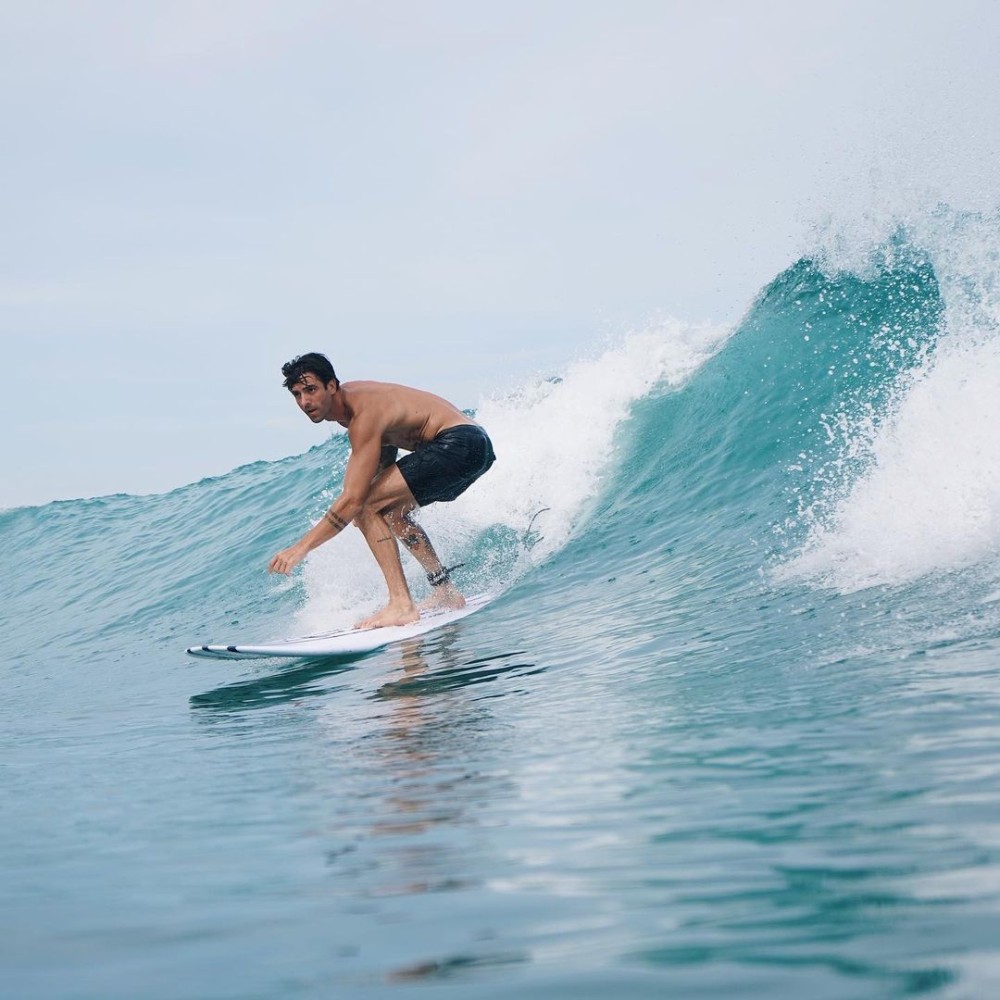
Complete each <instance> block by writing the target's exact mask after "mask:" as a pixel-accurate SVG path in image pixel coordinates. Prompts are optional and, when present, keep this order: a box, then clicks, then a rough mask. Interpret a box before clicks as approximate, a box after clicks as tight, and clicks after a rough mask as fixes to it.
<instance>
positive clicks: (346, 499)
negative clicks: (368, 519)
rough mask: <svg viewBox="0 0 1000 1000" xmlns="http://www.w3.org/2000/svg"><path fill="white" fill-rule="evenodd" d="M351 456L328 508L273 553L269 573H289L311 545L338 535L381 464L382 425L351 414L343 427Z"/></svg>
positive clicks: (358, 506)
mask: <svg viewBox="0 0 1000 1000" xmlns="http://www.w3.org/2000/svg"><path fill="white" fill-rule="evenodd" d="M347 435H348V437H349V438H350V441H351V456H350V458H349V459H348V460H347V469H346V471H345V472H344V487H343V489H342V490H341V493H340V496H339V497H337V499H336V500H334V502H333V504H332V505H331V506H330V509H329V510H328V511H327V512H326V513H325V514H324V515H323V516H322V517H321V518H320V520H319V521H318V522H317V523H316V524H315V525H313V527H312V528H310V529H309V530H308V531H307V532H306V533H305V534H304V535H303V536H302V537H301V538H300V539H299V540H298V541H297V542H296V543H295V544H294V545H290V546H289V547H288V548H287V549H283V550H282V551H281V552H279V553H278V554H277V555H275V556H274V557H273V558H272V559H271V562H270V564H269V565H268V567H267V568H268V572H269V573H291V571H292V570H293V569H294V568H295V567H296V566H297V565H298V564H299V563H300V562H302V560H303V559H305V557H306V556H307V555H309V553H310V552H312V550H313V549H315V548H318V547H319V546H320V545H322V544H323V543H324V542H328V541H329V540H330V539H331V538H333V537H335V536H336V535H339V534H340V532H342V531H343V530H344V528H346V527H347V526H348V525H349V524H350V523H351V521H353V520H354V518H356V517H357V516H358V514H360V513H361V508H362V507H363V506H364V504H365V500H366V499H367V498H368V493H369V492H370V490H371V487H372V480H373V479H374V478H375V476H376V475H377V474H378V472H379V471H380V469H381V467H382V462H381V460H382V426H381V424H380V423H379V422H378V421H376V420H372V419H365V418H364V417H362V416H360V415H359V416H357V417H355V419H354V420H352V421H351V426H350V427H349V428H348V430H347Z"/></svg>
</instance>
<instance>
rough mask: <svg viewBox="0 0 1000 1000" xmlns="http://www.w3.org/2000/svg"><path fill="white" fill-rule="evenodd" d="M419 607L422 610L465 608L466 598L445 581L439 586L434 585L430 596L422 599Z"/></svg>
mask: <svg viewBox="0 0 1000 1000" xmlns="http://www.w3.org/2000/svg"><path fill="white" fill-rule="evenodd" d="M417 607H418V608H419V609H420V610H421V611H422V612H423V611H444V610H446V609H447V608H464V607H465V598H464V597H463V596H462V594H461V592H460V591H459V590H458V589H457V588H456V587H454V586H453V585H452V584H450V583H443V584H441V585H440V586H438V587H432V588H431V593H430V596H429V597H428V598H426V600H423V601H421V602H420V604H418V605H417Z"/></svg>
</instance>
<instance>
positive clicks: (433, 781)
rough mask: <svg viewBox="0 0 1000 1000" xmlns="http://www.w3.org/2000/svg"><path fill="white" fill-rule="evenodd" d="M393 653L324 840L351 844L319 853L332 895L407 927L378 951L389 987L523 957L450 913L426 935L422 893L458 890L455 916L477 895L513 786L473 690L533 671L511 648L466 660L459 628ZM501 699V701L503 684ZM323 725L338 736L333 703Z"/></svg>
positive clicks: (495, 733)
mask: <svg viewBox="0 0 1000 1000" xmlns="http://www.w3.org/2000/svg"><path fill="white" fill-rule="evenodd" d="M393 656H394V659H395V662H394V665H393V669H392V671H391V673H392V675H393V676H392V678H391V679H390V680H386V681H385V682H383V683H382V684H381V685H379V686H378V687H377V688H376V689H375V690H374V691H372V692H370V693H368V694H367V695H366V697H365V703H366V706H367V711H368V714H367V717H366V719H365V726H364V729H363V731H362V732H361V733H354V734H353V735H351V736H350V737H348V739H349V740H350V748H349V749H350V753H351V756H352V765H353V766H354V767H355V768H357V769H358V770H356V771H355V773H354V775H353V780H352V786H353V788H354V789H355V791H356V794H354V795H352V796H350V798H349V799H347V800H343V799H342V800H341V806H342V807H346V808H343V812H341V814H340V815H339V816H338V817H337V820H336V822H335V823H333V824H332V826H333V829H332V830H331V831H330V832H331V833H332V834H333V835H334V837H336V838H337V840H338V841H340V842H341V843H342V842H343V840H344V839H345V838H349V839H350V840H352V841H353V844H354V847H355V850H353V851H351V852H350V853H349V854H348V853H345V852H344V850H343V849H342V848H341V849H333V850H330V851H328V852H327V854H326V857H327V861H328V864H329V865H330V867H331V870H332V872H333V873H334V874H335V876H336V877H337V878H338V880H340V884H341V886H342V887H343V886H344V885H345V884H347V885H349V886H350V888H351V894H352V895H353V896H355V898H360V899H364V900H366V901H368V903H369V904H371V905H372V906H373V907H374V909H373V913H372V916H373V917H374V919H375V920H376V921H377V922H378V923H379V924H380V925H384V924H385V923H392V924H399V925H401V926H402V928H404V929H405V928H409V932H408V933H404V935H403V936H404V939H405V940H404V941H403V942H401V945H400V947H399V948H397V949H387V954H386V958H385V962H384V964H383V965H382V970H383V974H384V975H385V976H386V977H387V978H388V979H389V980H390V981H393V982H401V981H413V980H421V979H431V978H441V977H452V976H455V975H460V974H461V973H462V972H465V971H469V972H471V971H472V970H475V969H481V968H482V967H484V966H492V965H506V964H509V963H512V962H522V961H526V960H527V955H525V954H521V953H518V952H516V951H515V952H510V951H507V950H504V951H503V952H502V953H498V952H496V942H495V936H496V933H495V928H491V927H482V926H480V927H477V926H475V924H474V923H473V925H472V926H470V924H469V921H468V920H463V919H461V917H459V918H458V919H456V918H455V917H452V918H451V919H450V921H447V922H445V923H442V924H441V925H440V926H439V927H436V928H433V929H431V928H429V927H427V924H426V913H427V903H426V902H424V901H421V897H424V896H426V895H428V894H432V893H445V892H446V893H454V894H467V895H468V898H465V899H463V900H462V901H461V902H458V901H456V902H455V903H453V904H452V907H451V908H454V909H455V911H456V912H457V913H462V912H463V910H464V908H467V907H469V906H470V902H469V900H470V899H474V898H475V894H476V893H477V892H479V891H482V886H483V880H484V873H485V872H488V871H490V870H491V869H492V867H493V865H492V862H491V861H490V856H491V854H492V851H493V846H492V837H491V835H490V830H491V828H492V825H493V824H492V823H491V822H490V819H489V817H490V814H491V813H492V812H493V811H494V810H495V809H496V808H497V805H498V803H500V802H502V801H504V800H510V799H515V798H517V796H518V795H519V789H518V787H517V785H516V784H515V783H514V782H513V781H512V780H511V779H510V777H509V774H508V768H507V767H505V766H503V764H502V762H503V761H504V760H506V759H507V755H508V754H509V753H510V747H509V746H508V745H507V744H508V734H507V730H506V727H502V726H499V725H498V724H497V721H496V719H495V717H494V715H493V713H492V711H491V709H490V704H491V702H492V697H493V696H492V694H491V695H485V694H483V693H482V692H481V691H480V689H479V685H481V684H483V683H484V682H488V681H493V680H497V679H498V678H500V677H502V676H508V677H510V676H516V675H518V674H519V673H520V674H528V673H536V672H537V668H536V667H535V666H534V664H532V663H529V662H527V661H526V660H525V659H524V657H523V653H521V652H512V653H507V654H503V655H500V656H493V657H472V658H470V657H469V656H468V653H467V651H466V650H465V649H464V648H463V642H462V638H461V635H460V634H459V631H458V630H455V632H454V633H447V634H443V635H441V636H439V637H436V638H435V639H433V640H431V641H427V640H421V639H416V640H412V641H410V642H407V643H404V644H400V645H398V646H395V647H393ZM504 693H506V694H511V693H512V689H511V688H510V686H505V689H504ZM372 709H374V713H372ZM329 718H330V722H331V726H333V727H334V729H335V731H337V732H342V731H343V729H342V726H343V718H342V716H341V715H339V714H338V713H337V712H336V710H335V706H331V711H330V713H329ZM344 742H345V740H344V738H339V739H335V740H334V741H333V742H332V744H331V749H332V751H333V754H332V756H336V757H340V756H341V755H342V754H343V753H344V751H345V749H347V748H346V747H345V746H344ZM484 748H489V749H488V752H486V753H484ZM491 759H495V760H496V761H497V766H496V767H490V766H489V761H490V760H491ZM470 761H476V764H475V765H470V763H469V762H470ZM473 911H474V912H476V913H477V914H478V913H480V912H481V911H480V910H479V908H478V907H473ZM474 919H476V920H481V919H482V917H481V916H477V917H476V918H474ZM418 942H422V944H420V945H418Z"/></svg>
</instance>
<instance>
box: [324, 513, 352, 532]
mask: <svg viewBox="0 0 1000 1000" xmlns="http://www.w3.org/2000/svg"><path fill="white" fill-rule="evenodd" d="M323 516H324V517H325V518H326V519H327V520H328V521H329V522H330V524H332V525H333V526H334V527H335V528H336V529H337V531H343V530H344V528H346V527H347V522H346V521H345V520H344V519H343V518H342V517H341V516H340V515H339V514H335V513H334V512H333V511H332V510H328V511H327V512H326V514H324V515H323Z"/></svg>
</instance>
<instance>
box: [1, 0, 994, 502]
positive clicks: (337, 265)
mask: <svg viewBox="0 0 1000 1000" xmlns="http://www.w3.org/2000/svg"><path fill="white" fill-rule="evenodd" d="M998 38H1000V4H998V3H997V2H996V0H958V2H951V3H948V4H942V3H940V2H937V0H935V2H929V0H910V2H901V0H880V2H874V0H865V2H854V0H847V2H836V0H828V2H826V3H824V4H805V3H802V2H801V0H798V2H776V0H756V2H755V0H740V2H729V0H725V2H721V0H703V2H699V3H695V2H694V0H685V2H670V0H659V2H638V0H615V2H614V3H611V2H602V3H595V2H587V0H559V2H551V0H550V2H545V0H530V2H527V0H525V2H519V0H505V2H503V3H499V2H491V3H486V2H481V3H480V2H475V0H456V2H446V0H426V2H419V3H414V2H409V0H397V2H392V3H389V2H360V0H358V2H335V0H328V2H323V3H321V2H308V0H281V2H270V0H232V2H219V0H194V2H187V0H175V2H172V0H146V2H143V0H127V2H116V0H107V2H87V0H75V2H62V3H60V2H47V0H32V2H31V3H18V2H15V0H0V84H2V86H0V115H2V122H0V125H2V136H3V139H2V142H0V171H2V176H0V180H2V184H0V225H2V234H3V236H2V243H0V254H2V257H0V263H2V270H0V361H2V379H3V387H2V388H3V391H2V393H0V419H2V423H3V435H2V438H0V440H2V445H0V448H2V451H0V460H2V466H3V469H4V476H3V479H2V487H0V505H13V504H23V503H36V502H42V501H45V500H49V499H52V498H63V497H77V496H89V495H94V494H100V493H110V492H116V491H128V492H147V491H153V490H162V489H167V488H171V487H173V486H177V485H180V484H182V483H184V482H189V481H191V480H194V479H197V478H200V477H201V476H203V475H208V474H221V473H224V472H226V471H227V470H229V469H231V468H233V467H234V466H236V465H238V464H241V463H244V462H248V461H253V460H256V459H260V458H266V459H272V458H277V457H280V456H283V455H287V454H292V453H295V452H298V451H303V450H305V448H307V447H309V446H310V445H312V444H315V443H316V442H317V441H318V440H321V439H322V437H323V436H325V434H326V433H327V432H328V428H327V429H323V430H321V431H318V430H317V429H316V428H314V427H313V426H312V425H311V424H309V423H308V422H307V421H305V420H304V418H303V417H302V416H301V415H300V414H298V413H297V412H296V411H295V409H294V407H293V406H292V405H291V403H290V401H289V399H288V397H287V394H286V393H285V392H284V390H282V389H281V388H280V374H279V368H280V365H281V363H282V362H283V361H285V360H287V359H288V358H289V357H291V356H292V355H294V354H297V353H300V352H302V351H306V350H324V351H326V352H327V353H328V354H329V355H330V357H331V358H332V360H333V361H334V364H335V366H336V367H337V368H338V372H339V373H341V374H342V375H343V376H345V377H347V378H369V377H370V378H381V379H387V380H394V381H404V382H410V383H413V384H417V385H420V386H423V387H426V388H430V389H434V390H436V391H438V392H441V393H443V394H445V395H448V396H450V397H451V398H452V399H453V400H454V401H455V402H456V403H458V404H459V405H462V406H469V405H474V404H475V402H476V401H477V399H479V398H480V397H481V396H482V395H483V394H488V393H492V392H496V391H499V390H501V389H502V388H503V387H504V386H505V385H507V384H509V383H511V382H517V381H519V380H520V379H522V378H524V377H525V376H526V375H527V374H529V373H531V372H536V371H542V372H546V371H558V369H559V368H560V367H561V365H562V364H564V363H565V362H567V361H569V360H572V359H573V358H575V357H578V356H579V355H580V354H581V353H582V352H584V351H586V350H588V349H590V348H591V347H592V346H593V345H595V344H597V343H599V342H600V341H602V340H603V339H604V338H605V337H607V336H609V335H610V336H613V335H615V334H618V333H621V332H623V331H626V330H628V329H636V328H644V327H646V326H648V325H649V324H650V323H651V322H654V321H655V319H656V317H658V316H662V315H664V314H668V315H673V316H678V317H680V318H683V319H690V320H695V321H699V320H704V319H709V320H715V321H721V322H732V321H734V320H736V319H737V318H738V317H739V315H740V314H741V313H742V311H743V310H744V309H745V308H746V306H747V305H748V303H749V301H750V300H751V298H752V296H753V295H754V293H755V292H756V291H757V290H758V289H759V288H760V286H761V285H762V284H764V283H765V282H766V281H768V280H769V279H770V278H772V277H773V276H774V275H775V274H776V273H777V272H778V271H780V270H781V269H782V268H784V267H786V266H787V265H788V264H790V263H792V262H793V261H794V260H795V259H796V257H797V256H799V255H800V254H801V253H803V252H807V251H808V250H809V249H810V246H811V241H813V240H814V239H815V236H814V235H813V234H814V230H815V227H816V226H817V225H819V224H821V223H823V222H824V221H825V220H827V219H828V218H833V219H834V220H835V221H836V220H838V219H845V220H846V219H847V218H849V217H851V216H852V215H853V216H858V217H861V216H863V215H864V213H865V212H866V211H868V210H870V209H872V208H877V207H879V206H882V207H884V203H885V199H886V197H887V192H889V193H890V194H889V197H890V199H891V198H896V197H898V198H899V200H900V204H903V205H904V206H905V205H909V206H911V207H912V206H914V205H918V204H921V203H926V204H928V205H930V204H933V202H934V200H935V199H942V200H945V201H948V202H950V203H952V204H953V205H954V207H958V208H962V207H974V208H990V207H995V206H996V205H997V204H998V203H1000V196H998V187H1000V168H998V163H1000V158H998V157H1000V68H998V67H1000V60H998V58H997V56H996V43H997V39H998Z"/></svg>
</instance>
